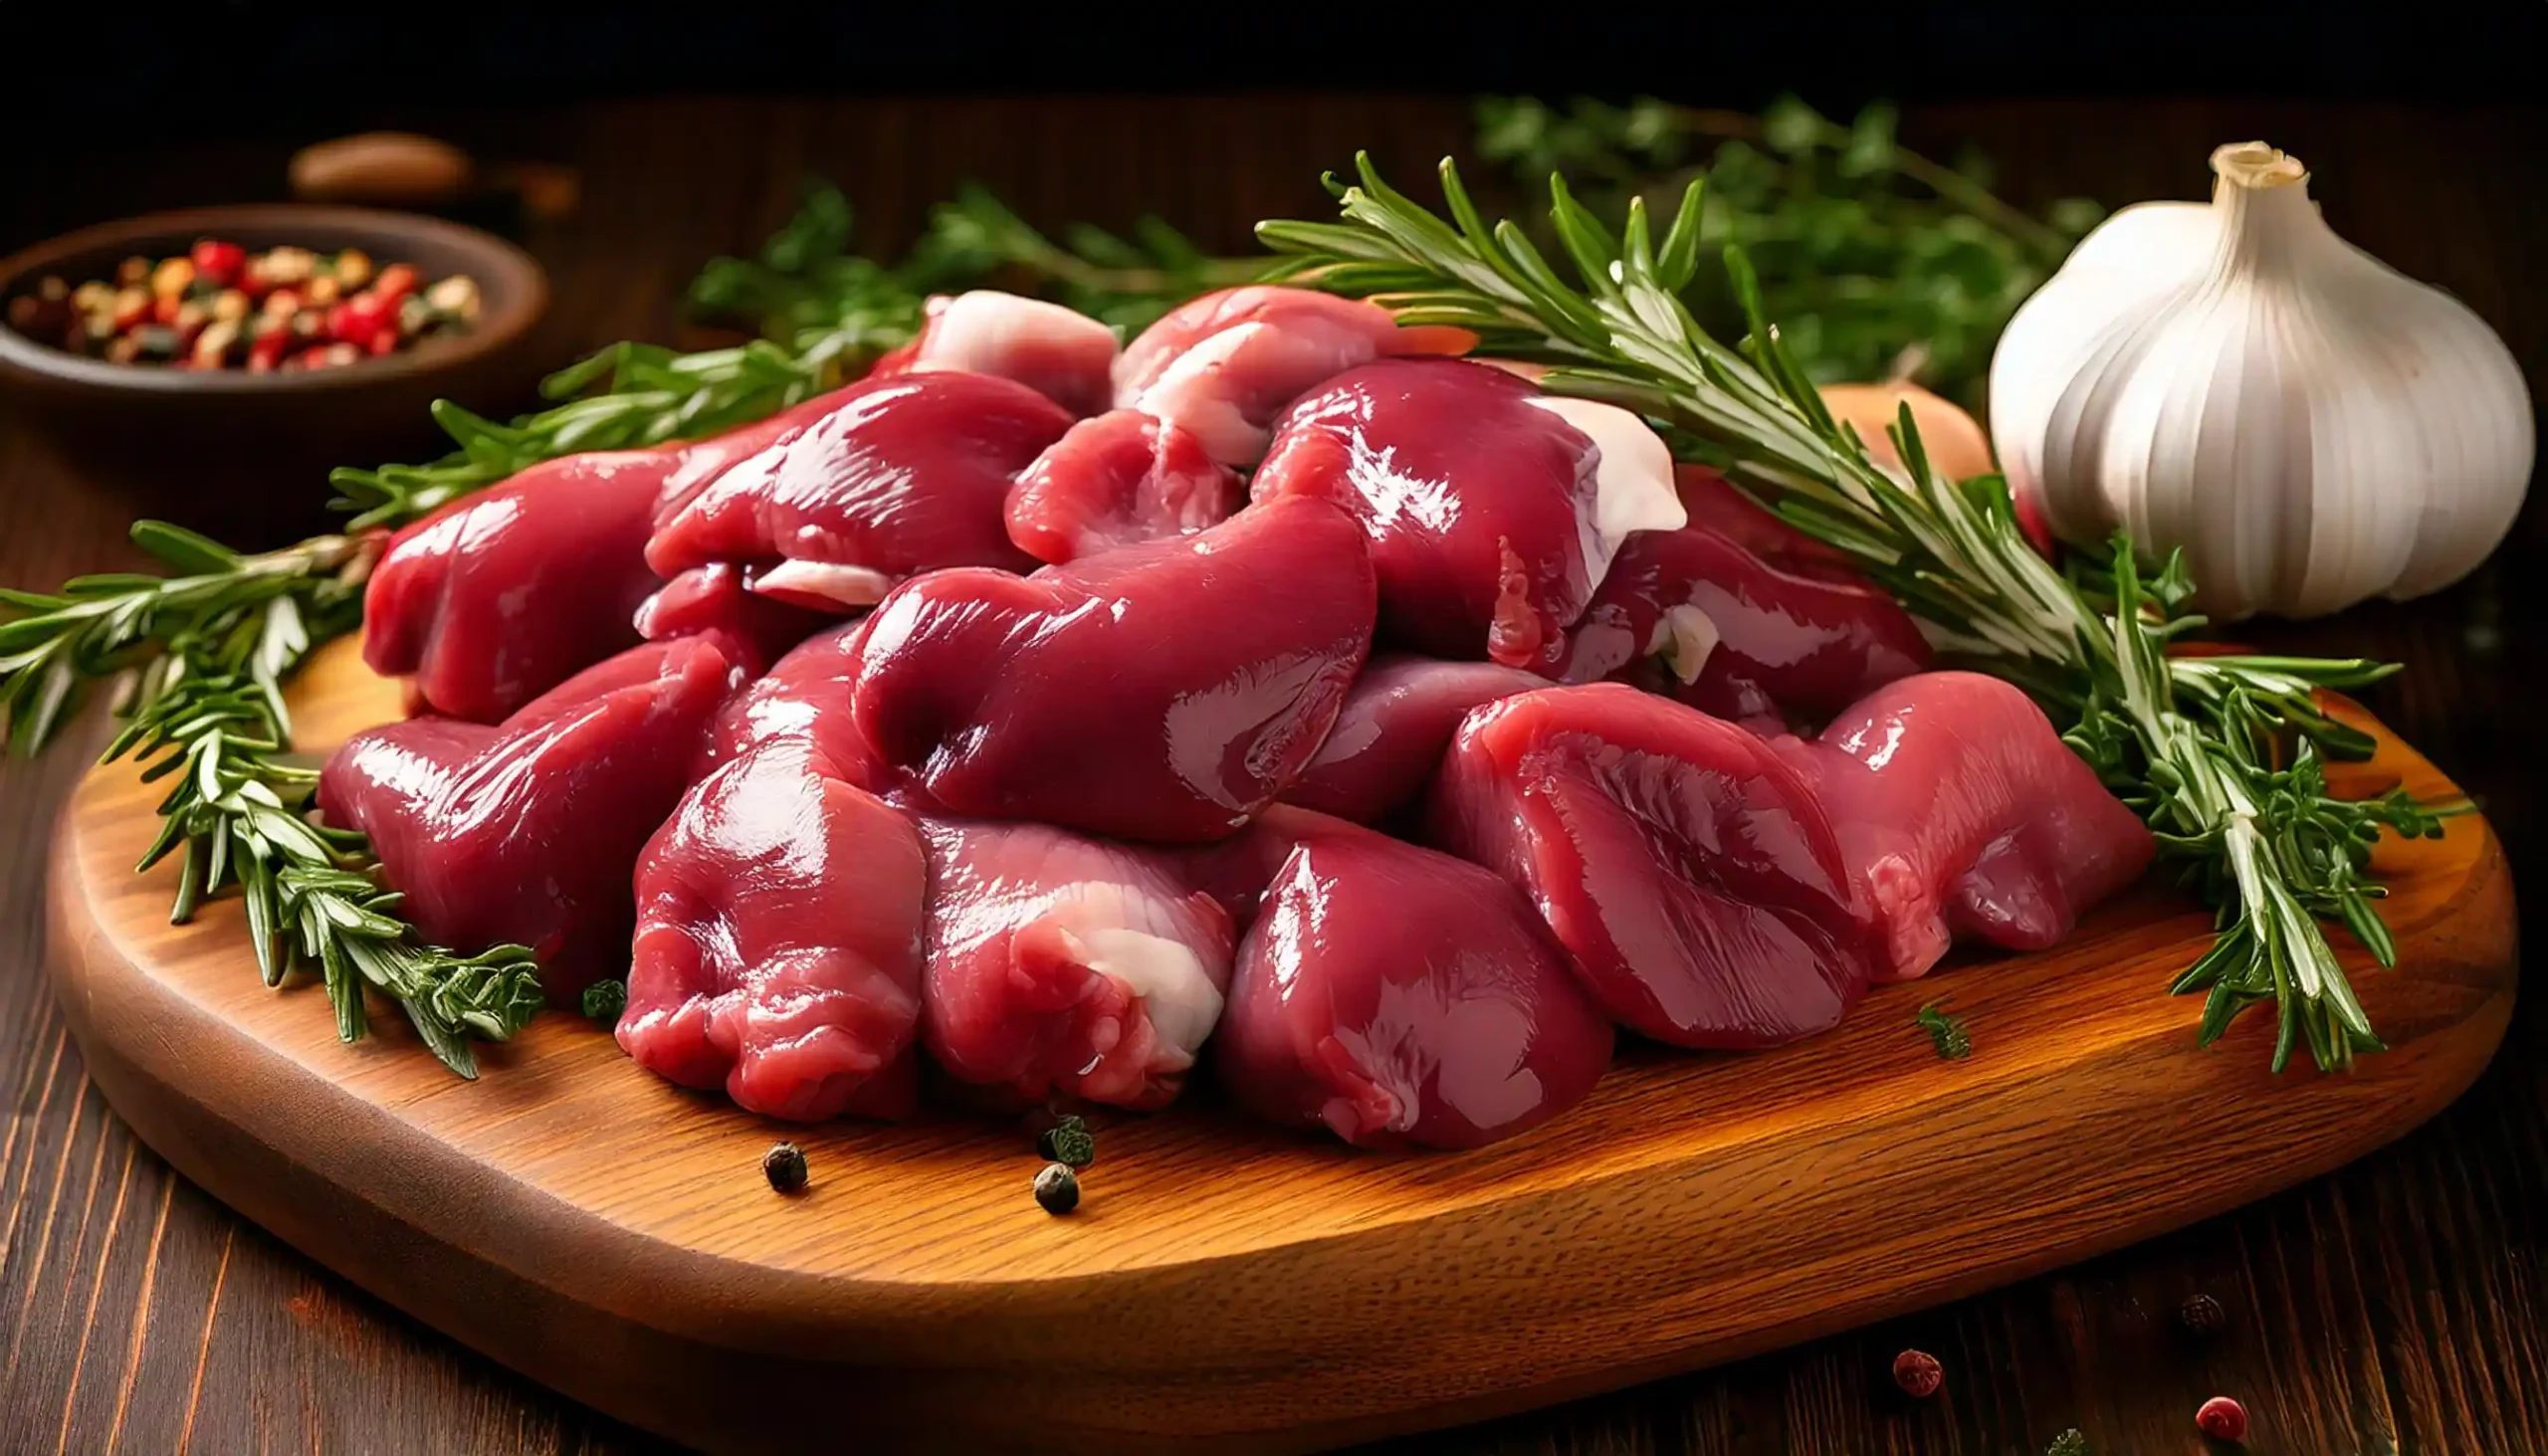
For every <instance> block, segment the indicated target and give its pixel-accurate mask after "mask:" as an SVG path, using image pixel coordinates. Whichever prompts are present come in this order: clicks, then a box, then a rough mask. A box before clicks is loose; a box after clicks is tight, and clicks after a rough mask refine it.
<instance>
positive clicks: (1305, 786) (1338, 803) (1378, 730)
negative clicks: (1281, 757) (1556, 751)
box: [1283, 653, 1548, 824]
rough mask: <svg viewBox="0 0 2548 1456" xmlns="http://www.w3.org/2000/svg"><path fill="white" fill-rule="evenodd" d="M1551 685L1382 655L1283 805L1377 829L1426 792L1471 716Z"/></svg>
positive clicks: (1508, 671) (1473, 666)
mask: <svg viewBox="0 0 2548 1456" xmlns="http://www.w3.org/2000/svg"><path fill="white" fill-rule="evenodd" d="M1547 686H1548V680H1547V679H1546V678H1542V677H1540V676H1538V675H1537V674H1534V673H1526V672H1524V671H1522V670H1521V669H1520V668H1508V667H1503V666H1500V665H1498V664H1496V663H1491V662H1443V661H1441V660H1440V659H1438V658H1430V657H1412V656H1408V655H1406V654H1404V653H1388V654H1382V655H1376V656H1375V657H1373V659H1372V660H1371V662H1370V663H1369V664H1368V665H1366V666H1365V667H1364V669H1363V673H1362V676H1360V677H1358V678H1356V679H1355V680H1354V691H1353V692H1351V693H1348V694H1347V695H1346V697H1345V708H1344V711H1343V712H1341V713H1339V714H1338V715H1337V718H1336V727H1334V728H1330V729H1328V732H1327V737H1326V739H1325V740H1324V741H1322V742H1321V743H1320V744H1319V745H1318V753H1317V755H1316V756H1314V757H1312V758H1311V759H1310V762H1309V766H1308V767H1307V768H1304V769H1302V770H1301V776H1300V777H1299V778H1296V779H1294V780H1292V785H1291V787H1289V788H1287V789H1285V790H1283V802H1285V803H1287V804H1297V805H1299V806H1300V807H1302V808H1304V809H1315V810H1317V811H1318V812H1320V813H1322V814H1333V815H1335V816H1336V817H1338V818H1340V819H1350V820H1352V821H1353V822H1355V823H1357V824H1376V823H1378V822H1380V820H1382V819H1384V818H1386V817H1388V816H1389V815H1390V814H1392V813H1395V812H1396V811H1397V810H1399V809H1401V808H1404V807H1405V806H1406V805H1408V804H1410V803H1413V802H1414V801H1415V799H1416V798H1417V797H1418V796H1419V795H1420V794H1422V793H1423V791H1424V784H1425V781H1426V780H1428V779H1430V778H1431V777H1432V776H1433V769H1434V767H1435V766H1436V765H1438V764H1439V763H1440V762H1441V761H1442V752H1443V750H1444V749H1446V748H1448V747H1449V746H1450V745H1451V734H1452V733H1453V732H1456V731H1457V730H1458V729H1459V727H1460V720H1461V719H1463V718H1466V717H1467V716H1468V712H1469V710H1470V709H1472V708H1476V707H1478V706H1479V705H1481V704H1486V703H1492V702H1494V701H1495V700H1497V699H1498V698H1510V697H1512V696H1513V695H1514V694H1516V693H1527V692H1530V691H1531V690H1532V689H1534V688H1545V687H1547Z"/></svg>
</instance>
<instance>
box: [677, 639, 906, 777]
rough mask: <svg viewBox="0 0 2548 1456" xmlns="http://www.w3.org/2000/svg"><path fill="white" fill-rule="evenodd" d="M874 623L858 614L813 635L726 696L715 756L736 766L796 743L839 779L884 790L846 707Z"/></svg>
mask: <svg viewBox="0 0 2548 1456" xmlns="http://www.w3.org/2000/svg"><path fill="white" fill-rule="evenodd" d="M874 620H875V619H874V618H873V617H861V618H859V619H858V620H857V621H854V622H840V623H835V624H834V625H832V626H831V627H828V628H826V629H824V630H823V631H820V632H817V633H815V634H814V635H813V636H811V637H808V638H806V639H805V640H804V641H803V642H800V643H798V644H797V645H796V646H795V648H794V649H793V650H791V651H790V652H789V653H788V654H787V655H786V656H785V657H782V658H780V659H779V660H778V661H777V662H775V663H773V664H771V665H770V669H769V671H768V672H766V673H763V674H762V675H761V676H759V677H757V678H755V679H753V680H752V681H751V682H749V683H747V684H745V685H744V686H743V689H742V690H741V691H739V692H737V693H736V694H735V696H734V697H732V698H729V699H727V700H726V706H725V707H724V708H722V709H720V710H719V711H718V714H717V723H716V726H715V727H714V728H712V729H711V730H710V732H709V739H708V754H709V757H710V759H711V760H712V761H714V762H718V763H727V762H732V761H733V760H735V759H737V758H740V757H742V756H743V753H744V751H745V750H746V749H749V748H752V747H756V746H758V745H759V744H761V743H765V742H769V741H771V740H773V739H777V738H794V739H799V740H802V741H805V742H810V743H813V744H814V745H815V746H816V747H818V748H820V749H821V750H822V754H823V758H824V761H825V762H826V763H828V764H829V765H830V769H831V772H832V773H833V775H834V776H836V777H838V778H839V779H840V780H841V781H842V782H844V783H850V784H855V785H857V786H858V787H860V788H862V789H865V790H867V791H868V792H870V793H876V792H879V791H881V790H882V788H883V787H884V785H883V784H882V782H881V781H880V780H879V779H878V777H877V775H876V773H875V772H874V770H873V768H872V767H871V766H870V764H869V762H868V755H867V746H866V742H865V740H864V739H862V738H861V737H860V736H859V734H858V730H857V728H856V727H855V726H854V725H853V724H852V723H851V721H850V710H849V689H850V684H851V683H852V682H854V681H855V680H856V679H857V676H858V650H859V643H860V641H861V640H862V639H863V638H864V637H865V636H866V633H867V624H868V623H869V622H871V621H874Z"/></svg>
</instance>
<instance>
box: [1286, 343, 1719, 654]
mask: <svg viewBox="0 0 2548 1456" xmlns="http://www.w3.org/2000/svg"><path fill="white" fill-rule="evenodd" d="M1249 492H1250V494H1251V495H1252V496H1253V498H1254V499H1256V500H1257V501H1260V502H1262V501H1270V500H1274V499H1277V498H1280V497H1283V496H1308V497H1312V498H1314V499H1317V500H1323V501H1327V502H1330V503H1332V504H1334V505H1337V506H1340V507H1342V508H1344V509H1345V510H1346V511H1348V512H1350V513H1352V514H1353V516H1354V518H1355V519H1356V520H1359V521H1361V522H1362V523H1363V527H1364V529H1365V530H1366V531H1367V532H1368V533H1369V534H1370V536H1371V538H1372V560H1373V564H1374V566H1375V568H1376V569H1377V570H1378V571H1379V573H1380V634H1381V638H1382V640H1383V641H1386V642H1388V643H1390V644H1391V645H1393V646H1399V647H1405V648H1410V649H1412V650H1415V651H1418V652H1423V653H1427V654H1430V655H1431V656H1435V657H1446V658H1480V657H1483V658H1490V659H1492V660H1494V661H1496V662H1500V663H1503V664H1505V665H1507V666H1510V667H1540V666H1545V665H1547V664H1549V663H1552V662H1554V661H1555V660H1556V658H1557V656H1558V654H1559V653H1560V652H1561V651H1563V649H1564V633H1565V630H1566V628H1567V627H1568V626H1569V625H1570V624H1572V623H1573V622H1574V621H1575V619H1576V618H1577V617H1578V616H1579V615H1580V614H1582V612H1583V611H1584V608H1585V606H1586V605H1587V604H1588V603H1589V602H1591V600H1592V599H1593V588H1594V587H1595V586H1596V585H1598V584H1599V582H1600V580H1601V577H1602V574H1603V573H1604V572H1605V571H1606V570H1608V569H1609V565H1610V558H1611V556H1612V555H1613V554H1615V553H1616V552H1617V550H1618V548H1619V544H1620V542H1621V540H1623V539H1624V538H1625V537H1626V536H1627V534H1628V533H1629V532H1630V531H1635V530H1668V529H1671V528H1673V527H1676V526H1679V525H1681V524H1682V523H1683V522H1684V520H1686V517H1685V515H1684V512H1683V510H1682V507H1681V503H1680V499H1679V498H1678V497H1677V496H1675V495H1674V494H1673V492H1672V484H1671V457H1670V455H1669V454H1668V452H1666V451H1665V449H1664V447H1663V442H1662V441H1661V440H1659V439H1657V438H1656V437H1655V434H1654V432H1653V431H1652V430H1650V429H1648V428H1646V426H1645V424H1644V422H1642V421H1640V420H1638V419H1636V418H1635V417H1634V416H1632V415H1630V414H1628V413H1627V412H1626V411H1624V410H1620V409H1616V408H1614V407H1612V406H1609V405H1604V404H1595V403H1593V402H1592V401H1589V400H1573V399H1559V398H1557V397H1555V396H1552V395H1546V394H1542V393H1541V392H1540V391H1539V389H1538V388H1537V387H1536V386H1534V385H1532V384H1530V383H1528V382H1527V381H1524V380H1522V379H1518V378H1516V377H1514V376H1513V375H1511V374H1508V373H1506V372H1504V371H1503V370H1500V369H1496V368H1492V367H1489V366H1487V365H1485V364H1477V363H1471V362H1469V361H1467V360H1464V359H1391V360H1383V361H1381V362H1380V363H1375V364H1367V365H1364V366H1363V367H1362V368H1359V369H1355V370H1352V371H1350V372H1348V373H1345V374H1341V375H1338V376H1337V377H1335V378H1333V379H1330V380H1329V381H1327V383H1325V384H1323V385H1321V386H1320V387H1319V388H1317V389H1316V390H1313V391H1312V392H1310V393H1309V394H1307V395H1304V396H1303V397H1302V398H1301V399H1300V400H1298V401H1297V402H1295V403H1294V404H1293V406H1292V407H1291V409H1290V410H1288V411H1286V412H1285V413H1284V416H1283V418H1282V420H1281V422H1280V424H1279V425H1278V426H1277V430H1276V435H1275V440H1274V445H1273V448H1272V449H1271V450H1269V451H1268V452H1267V453H1266V457H1265V464H1264V467H1263V468H1262V469H1260V470H1259V471H1258V472H1257V473H1256V478H1255V480H1254V481H1253V482H1252V483H1251V485H1250V487H1249Z"/></svg>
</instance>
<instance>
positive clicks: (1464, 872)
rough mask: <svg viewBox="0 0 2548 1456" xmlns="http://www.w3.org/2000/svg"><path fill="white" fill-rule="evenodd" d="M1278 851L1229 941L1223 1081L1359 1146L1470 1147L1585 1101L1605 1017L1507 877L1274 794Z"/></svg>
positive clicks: (1271, 1115) (1254, 1101) (1297, 1121)
mask: <svg viewBox="0 0 2548 1456" xmlns="http://www.w3.org/2000/svg"><path fill="white" fill-rule="evenodd" d="M1265 827H1267V828H1269V829H1274V830H1277V831H1278V832H1285V833H1288V834H1289V835H1290V836H1291V838H1292V840H1293V844H1292V848H1291V850H1290V853H1289V854H1288V855H1287V856H1286V857H1285V859H1284V860H1283V862H1282V864H1281V867H1280V868H1279V869H1278V870H1277V871H1276V873H1275V875H1274V878H1273V882H1272V884H1271V886H1270V887H1269V888H1268V890H1267V891H1266V893H1265V897H1264V904H1263V908H1262V910H1261V912H1260V913H1259V915H1258V917H1257V919H1256V922H1255V924H1254V925H1253V926H1251V927H1250V928H1249V930H1248V933H1247V938H1246V940H1245V942H1244V944H1243V945H1242V946H1241V948H1240V951H1239V962H1238V969H1237V973H1236V976H1235V978H1234V979H1233V981H1232V984H1231V989H1230V1004H1229V1010H1228V1012H1227V1013H1226V1014H1225V1015H1224V1016H1223V1018H1222V1025H1221V1032H1220V1037H1219V1040H1218V1042H1217V1043H1216V1044H1215V1052H1214V1055H1215V1065H1216V1067H1217V1069H1218V1071H1219V1074H1220V1077H1221V1080H1222V1083H1223V1085H1225V1086H1226V1087H1228V1088H1229V1090H1230V1091H1231V1093H1232V1094H1233V1095H1234V1096H1236V1097H1237V1099H1238V1100H1239V1101H1240V1102H1241V1103H1243V1104H1244V1105H1246V1106H1247V1107H1248V1108H1249V1109H1250V1110H1251V1111H1253V1112H1255V1113H1256V1114H1257V1115H1259V1116H1260V1117H1263V1118H1265V1119H1267V1120H1269V1121H1271V1122H1275V1123H1279V1124H1282V1125H1285V1126H1288V1127H1307V1128H1317V1127H1325V1128H1327V1129H1329V1130H1330V1131H1332V1132H1334V1133H1335V1134H1336V1136H1338V1137H1339V1138H1342V1139H1344V1140H1345V1141H1346V1142H1348V1143H1352V1144H1356V1145H1358V1146H1364V1147H1402V1146H1407V1145H1414V1146H1421V1147H1477V1146H1482V1145H1484V1144H1489V1143H1493V1142H1497V1141H1499V1140H1501V1139H1505V1138H1510V1137H1513V1136H1515V1135H1516V1134H1519V1133H1523V1132H1526V1131H1528V1130H1530V1129H1531V1128H1534V1127H1537V1126H1538V1125H1539V1124H1541V1123H1543V1122H1545V1121H1547V1120H1548V1119H1550V1118H1552V1117H1555V1116H1556V1115H1557V1114H1559V1113H1562V1112H1564V1111H1566V1110H1567V1109H1568V1108H1571V1107H1573V1106H1575V1105H1576V1104H1577V1103H1579V1102H1581V1101H1583V1100H1584V1098H1585V1096H1586V1095H1587V1094H1588V1093H1590V1092H1591V1091H1592V1090H1593V1084H1594V1083H1596V1082H1598V1081H1599V1080H1600V1077H1601V1073H1602V1072H1603V1071H1604V1070H1605V1069H1607V1067H1608V1066H1609V1062H1610V1044H1611V1033H1610V1025H1609V1022H1608V1021H1607V1020H1606V1019H1604V1018H1603V1016H1602V1014H1601V1012H1600V1010H1599V1009H1598V1008H1597V1007H1595V1006H1594V1005H1593V1002H1592V1001H1591V1000H1590V999H1589V998H1588V997H1587V996H1586V995H1585V993H1584V992H1583V990H1582V989H1580V988H1579V987H1578V985H1577V984H1576V979H1575V974H1574V971H1573V970H1572V968H1571V967H1570V966H1569V964H1568V961H1567V957H1566V953H1565V951H1563V950H1562V949H1560V948H1559V946H1558V945H1557V943H1556V942H1555V941H1553V940H1552V939H1550V938H1549V933H1548V931H1547V929H1546V927H1544V926H1543V925H1541V923H1540V921H1539V918H1538V917H1537V916H1536V915H1534V914H1533V913H1532V911H1531V907H1530V906H1529V905H1527V904H1525V903H1524V902H1523V900H1522V899H1521V897H1520V896H1518V895H1516V894H1515V893H1514V891H1513V888H1512V887H1511V886H1509V885H1507V884H1506V883H1504V881H1502V880H1500V879H1498V878H1497V877H1496V876H1494V875H1492V874H1490V873H1488V872H1487V871H1485V870H1482V869H1479V868H1478V867H1477V866H1475V865H1471V864H1468V863H1466V862H1464V861H1461V860H1456V859H1453V858H1451V857H1450V856H1448V855H1444V854H1437V853H1435V852H1433V851H1431V850H1428V849H1423V848H1419V847H1418V846H1415V845H1411V844H1406V843H1402V842H1400V841H1398V840H1394V839H1390V838H1387V837H1385V836H1383V835H1380V834H1377V833H1374V832H1372V831H1370V830H1365V829H1358V828H1356V827H1354V826H1352V825H1348V824H1344V823H1341V822H1338V821H1335V820H1330V819H1323V818H1321V817H1320V816H1317V815H1309V814H1298V813H1297V812H1293V811H1284V810H1276V811H1274V812H1273V814H1271V815H1269V817H1268V820H1267V821H1266V826H1265Z"/></svg>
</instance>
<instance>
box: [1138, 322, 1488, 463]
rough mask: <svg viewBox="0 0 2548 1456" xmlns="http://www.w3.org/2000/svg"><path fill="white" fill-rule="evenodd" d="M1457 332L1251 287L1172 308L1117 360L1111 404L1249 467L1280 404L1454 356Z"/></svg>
mask: <svg viewBox="0 0 2548 1456" xmlns="http://www.w3.org/2000/svg"><path fill="white" fill-rule="evenodd" d="M1475 341H1476V339H1475V337H1474V336H1473V335H1470V334H1467V333H1464V332H1462V331H1461V330H1458V329H1446V328H1400V327H1398V326H1397V320H1396V319H1394V318H1392V317H1390V316H1389V312H1388V311H1387V310H1385V309H1382V308H1380V307H1379V306H1378V305H1375V304H1366V303H1363V302H1360V301H1359V300H1354V299H1340V298H1338V297H1336V296H1335V295H1333V294H1322V293H1317V292H1315V291H1313V290H1310V289H1294V288H1282V287H1278V286H1274V285H1257V286H1254V287H1250V288H1239V289H1225V290H1223V291H1221V292H1220V293H1217V294H1205V295H1204V296H1203V297H1201V298H1199V299H1195V300H1193V301H1192V302H1190V303H1187V304H1183V305H1180V306H1178V307H1177V308H1176V309H1174V310H1172V311H1170V312H1168V314H1167V315H1166V316H1164V317H1162V318H1161V319H1160V320H1159V321H1158V322H1156V323H1154V324H1152V325H1151V326H1150V327H1148V328H1146V329H1144V330H1142V335H1141V337H1139V338H1136V339H1134V340H1133V341H1132V343H1131V344H1130V345H1128V346H1126V348H1125V350H1124V352H1123V355H1122V356H1121V357H1120V358H1118V359H1117V360H1116V361H1115V403H1116V405H1117V406H1118V407H1119V408H1131V409H1139V410H1142V411H1144V412H1145V413H1148V414H1153V415H1157V416H1159V417H1160V418H1162V419H1166V420H1173V421H1175V422H1176V423H1177V424H1178V425H1180V426H1182V427H1184V428H1185V429H1187V430H1190V431H1192V432H1193V433H1194V435H1195V436H1196V437H1197V438H1198V439H1200V440H1201V441H1202V442H1203V447H1204V449H1206V450H1208V451H1210V452H1211V455H1212V458H1213V459H1215V460H1218V461H1220V462H1222V463H1223V464H1226V465H1240V466H1244V465H1254V464H1255V463H1256V461H1257V459H1258V458H1259V457H1261V456H1263V455H1264V454H1265V442H1266V440H1267V439H1268V438H1269V434H1270V432H1269V431H1268V429H1267V426H1268V425H1269V424H1270V423H1271V422H1272V421H1273V419H1274V417H1275V416H1276V415H1278V414H1280V413H1282V410H1283V406H1285V405H1287V404H1289V403H1291V402H1292V401H1293V400H1294V399H1297V398H1299V397H1300V395H1301V394H1302V393H1303V392H1305V391H1307V390H1309V389H1310V388H1312V387H1313V386H1315V385H1317V384H1318V383H1320V382H1321V381H1322V380H1325V379H1327V378H1329V377H1331V376H1333V375H1336V374H1339V373H1342V372H1343V371H1345V370H1347V369H1351V368H1353V367H1354V366H1355V365H1357V364H1367V363H1370V362H1371V361H1372V360H1374V359H1378V358H1382V357H1386V356H1388V355H1392V354H1406V353H1459V352H1462V351H1464V350H1465V349H1466V348H1467V347H1468V346H1469V345H1470V344H1472V343H1474V342H1475Z"/></svg>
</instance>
